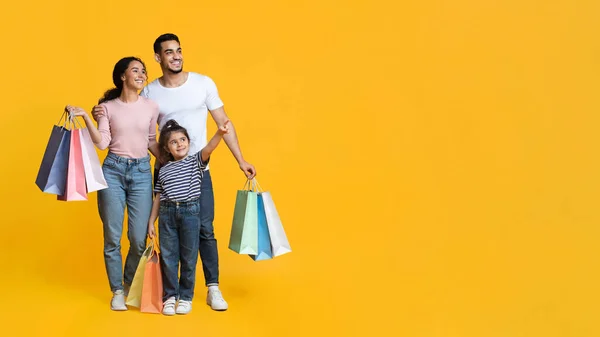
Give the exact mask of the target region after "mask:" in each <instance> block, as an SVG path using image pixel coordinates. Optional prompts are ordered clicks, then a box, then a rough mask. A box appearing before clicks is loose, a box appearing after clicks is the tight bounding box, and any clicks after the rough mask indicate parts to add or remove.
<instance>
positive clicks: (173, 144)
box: [167, 131, 190, 160]
mask: <svg viewBox="0 0 600 337" xmlns="http://www.w3.org/2000/svg"><path fill="white" fill-rule="evenodd" d="M189 145H190V141H189V139H188V138H187V137H186V136H185V134H184V133H183V132H181V131H177V132H173V133H171V135H170V136H169V141H168V142H167V150H168V151H169V153H171V154H172V155H173V158H174V159H175V160H180V159H183V158H185V157H186V156H187V154H188V151H189V148H190V146H189Z"/></svg>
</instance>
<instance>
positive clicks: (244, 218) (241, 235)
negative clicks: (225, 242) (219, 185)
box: [229, 180, 258, 255]
mask: <svg viewBox="0 0 600 337" xmlns="http://www.w3.org/2000/svg"><path fill="white" fill-rule="evenodd" d="M246 186H248V187H250V190H248V189H246ZM251 188H252V186H251V184H250V180H248V181H247V182H246V185H244V189H243V190H239V191H237V197H236V200H235V207H234V211H233V223H232V226H231V234H230V236H229V249H231V250H233V251H234V252H236V253H238V254H249V255H256V254H258V211H257V193H256V192H254V191H252V190H251Z"/></svg>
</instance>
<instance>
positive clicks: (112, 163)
mask: <svg viewBox="0 0 600 337" xmlns="http://www.w3.org/2000/svg"><path fill="white" fill-rule="evenodd" d="M102 165H103V166H106V167H110V168H113V167H116V166H117V162H116V161H115V160H114V159H112V158H106V159H104V163H103V164H102Z"/></svg>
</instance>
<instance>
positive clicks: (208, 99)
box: [94, 34, 256, 311]
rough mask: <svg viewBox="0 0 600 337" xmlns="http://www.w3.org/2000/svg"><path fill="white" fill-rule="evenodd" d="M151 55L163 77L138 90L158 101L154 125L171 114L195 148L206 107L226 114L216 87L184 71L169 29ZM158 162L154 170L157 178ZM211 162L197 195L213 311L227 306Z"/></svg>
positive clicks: (248, 167)
mask: <svg viewBox="0 0 600 337" xmlns="http://www.w3.org/2000/svg"><path fill="white" fill-rule="evenodd" d="M154 53H155V60H156V61H157V62H158V63H160V66H161V69H162V77H160V78H158V79H155V80H154V81H152V82H151V83H149V84H148V85H147V86H146V87H144V89H143V90H142V92H141V95H142V96H144V97H147V98H150V99H151V100H153V101H155V102H156V103H158V105H159V110H160V113H159V117H158V128H159V132H160V130H161V129H162V126H163V125H164V124H165V123H166V122H167V121H168V120H170V119H174V120H175V121H177V123H179V124H180V125H181V126H183V127H184V128H186V129H187V130H188V133H189V136H190V152H189V154H190V155H193V154H195V153H197V152H198V151H200V149H202V148H203V147H204V146H205V145H206V143H207V136H206V134H207V131H206V122H207V119H208V113H209V112H210V114H211V116H212V118H213V120H214V121H215V123H216V124H217V125H223V124H224V123H225V121H226V120H228V119H229V117H228V116H227V114H226V113H225V110H224V108H223V102H222V101H221V99H220V97H219V94H218V90H217V87H216V85H215V83H214V82H213V80H212V79H211V78H209V77H208V76H205V75H201V74H198V73H194V72H185V71H183V55H182V51H181V46H180V42H179V38H178V37H177V36H176V35H174V34H163V35H161V36H159V37H158V38H157V39H156V41H155V42H154ZM102 112H103V111H102V108H101V107H94V116H96V115H98V114H101V113H102ZM229 128H230V132H229V134H227V135H225V136H224V137H223V140H224V141H225V143H226V144H227V147H228V148H229V150H230V151H231V153H232V154H233V156H234V158H235V159H236V160H237V162H238V164H239V167H240V169H241V170H242V171H243V172H244V173H245V175H246V177H247V178H249V179H252V178H254V177H255V176H256V169H255V168H254V166H253V165H252V164H250V163H248V162H247V161H246V160H245V159H244V157H243V156H242V152H241V150H240V146H239V143H238V139H237V135H236V132H235V128H234V125H233V123H232V122H231V121H230V122H229ZM159 165H160V164H158V163H157V165H156V167H155V171H154V177H155V180H156V178H157V177H158V169H159V168H160V167H159ZM209 169H210V167H207V168H206V171H205V173H204V177H203V180H202V193H201V195H200V203H201V212H200V218H201V219H200V224H201V225H200V245H199V247H200V248H199V252H200V259H201V260H202V267H203V271H204V278H205V284H206V286H207V287H208V292H207V297H206V303H207V304H208V305H210V306H211V308H212V309H213V310H218V311H221V310H227V308H228V305H227V302H226V301H225V300H224V299H223V296H222V294H221V291H220V290H219V257H218V251H217V240H216V239H215V237H214V228H213V220H214V194H213V188H212V180H211V176H210V170H209Z"/></svg>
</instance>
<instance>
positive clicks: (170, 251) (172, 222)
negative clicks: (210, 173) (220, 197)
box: [158, 198, 200, 301]
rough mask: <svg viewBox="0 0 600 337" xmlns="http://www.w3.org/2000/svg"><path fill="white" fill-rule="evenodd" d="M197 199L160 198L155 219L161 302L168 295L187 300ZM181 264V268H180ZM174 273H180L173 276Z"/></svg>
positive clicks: (197, 224)
mask: <svg viewBox="0 0 600 337" xmlns="http://www.w3.org/2000/svg"><path fill="white" fill-rule="evenodd" d="M199 214H200V200H199V198H198V199H195V200H193V201H187V202H174V201H161V202H160V211H159V218H158V238H159V242H160V252H161V254H160V257H161V259H160V262H161V267H162V274H163V275H162V279H163V301H166V300H167V299H169V298H170V297H175V298H179V299H182V300H186V301H191V300H192V299H193V298H194V286H195V284H196V263H197V262H198V235H199V234H198V233H199V232H200V217H199V216H198V215H199ZM180 264H181V269H180ZM178 272H180V274H181V276H180V277H179V279H178V278H177V275H178Z"/></svg>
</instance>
